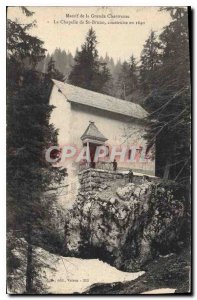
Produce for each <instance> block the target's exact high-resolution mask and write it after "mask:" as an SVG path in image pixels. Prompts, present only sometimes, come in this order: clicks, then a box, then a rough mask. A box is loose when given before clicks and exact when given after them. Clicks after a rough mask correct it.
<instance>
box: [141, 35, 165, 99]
mask: <svg viewBox="0 0 197 300" xmlns="http://www.w3.org/2000/svg"><path fill="white" fill-rule="evenodd" d="M159 51H160V43H159V42H158V41H157V37H156V34H155V32H154V31H151V33H150V36H149V38H148V39H147V40H146V42H145V45H144V48H143V50H142V53H141V58H140V62H141V65H140V83H141V84H140V87H141V89H142V91H143V92H144V94H145V95H148V94H149V93H150V92H151V93H152V91H153V90H154V89H155V88H156V86H157V75H156V71H157V69H158V67H159V66H160V63H161V58H160V53H159Z"/></svg>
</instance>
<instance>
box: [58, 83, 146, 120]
mask: <svg viewBox="0 0 197 300" xmlns="http://www.w3.org/2000/svg"><path fill="white" fill-rule="evenodd" d="M53 82H54V84H55V85H56V86H57V88H58V89H59V90H60V91H61V93H62V94H63V95H64V96H65V97H66V99H67V100H68V101H69V102H71V103H78V104H82V105H86V106H91V107H95V108H98V109H101V110H105V111H110V112H114V113H118V114H121V115H124V116H129V117H133V118H137V119H144V118H145V117H147V115H148V113H147V111H146V110H145V109H143V108H142V107H141V106H140V105H139V104H136V103H132V102H128V101H125V100H121V99H118V98H115V97H111V96H108V95H104V94H100V93H97V92H93V91H90V90H86V89H82V88H80V87H78V86H74V85H71V84H68V83H64V82H61V81H57V80H55V79H53Z"/></svg>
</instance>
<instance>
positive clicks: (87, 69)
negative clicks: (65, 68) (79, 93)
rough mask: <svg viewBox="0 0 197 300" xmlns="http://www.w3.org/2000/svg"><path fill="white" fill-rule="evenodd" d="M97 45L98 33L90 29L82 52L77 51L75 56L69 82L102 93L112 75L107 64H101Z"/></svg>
mask: <svg viewBox="0 0 197 300" xmlns="http://www.w3.org/2000/svg"><path fill="white" fill-rule="evenodd" d="M97 43H98V42H97V39H96V33H95V31H94V30H93V29H92V28H90V30H89V31H88V34H87V36H86V41H85V43H84V44H83V45H82V46H81V51H77V53H76V55H75V64H74V66H73V68H72V70H71V73H70V75H69V78H68V80H69V82H70V83H71V84H74V85H77V86H80V87H82V88H85V89H88V90H92V91H97V92H101V91H102V88H103V86H104V85H105V84H106V82H107V81H108V80H109V79H110V73H109V70H108V69H107V66H106V64H105V63H104V64H102V63H100V62H99V59H98V51H97V49H96V46H97Z"/></svg>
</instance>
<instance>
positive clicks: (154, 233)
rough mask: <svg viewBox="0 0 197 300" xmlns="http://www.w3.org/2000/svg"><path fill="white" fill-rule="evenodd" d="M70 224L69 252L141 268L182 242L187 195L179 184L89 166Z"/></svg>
mask: <svg viewBox="0 0 197 300" xmlns="http://www.w3.org/2000/svg"><path fill="white" fill-rule="evenodd" d="M80 183H81V188H80V190H79V194H78V198H77V200H76V202H75V204H74V206H73V208H72V210H71V211H70V214H69V218H68V220H67V224H66V248H67V249H66V251H67V253H68V254H69V255H73V256H82V257H89V258H90V257H95V258H100V259H102V260H105V261H107V262H109V263H111V264H112V265H114V266H115V267H117V268H119V269H122V270H124V271H131V270H132V271H136V270H139V269H140V268H141V267H142V266H143V265H144V264H145V263H146V262H147V261H149V260H151V259H153V258H154V257H156V256H157V255H159V254H166V253H169V252H172V251H174V248H176V247H177V245H178V244H179V243H180V238H179V235H180V230H181V224H182V223H183V220H184V214H185V209H184V199H183V197H182V196H180V195H182V193H181V192H180V190H179V187H177V186H176V185H175V184H173V183H166V184H164V183H162V182H160V181H159V180H151V179H148V180H147V178H143V177H139V178H138V177H136V176H134V180H133V182H132V183H128V178H127V176H124V175H123V174H119V173H115V172H101V171H98V170H88V171H85V172H83V173H82V174H81V175H80Z"/></svg>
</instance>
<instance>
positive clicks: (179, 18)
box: [146, 8, 191, 185]
mask: <svg viewBox="0 0 197 300" xmlns="http://www.w3.org/2000/svg"><path fill="white" fill-rule="evenodd" d="M167 10H168V11H169V12H170V14H171V17H172V21H171V22H170V24H169V25H168V26H166V27H165V28H164V30H163V32H162V33H161V34H160V37H159V38H160V44H161V49H162V52H161V56H160V57H161V63H160V66H159V68H157V70H156V71H155V76H156V77H157V81H156V82H157V84H156V86H155V87H154V90H152V91H150V94H149V95H148V97H147V100H148V101H147V103H146V105H147V109H148V110H149V111H150V116H149V120H150V121H152V123H151V126H150V128H149V129H148V130H147V138H148V141H149V145H150V146H151V145H152V144H153V143H156V165H157V167H156V169H157V175H159V176H162V177H164V178H171V179H175V180H176V181H179V182H182V183H183V184H188V185H189V181H190V159H191V158H190V138H191V132H190V126H191V125H190V113H191V91H190V64H189V41H188V15H187V10H186V9H185V8H167ZM155 53H156V52H155ZM157 61H158V60H156V62H157ZM156 65H157V64H156Z"/></svg>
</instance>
